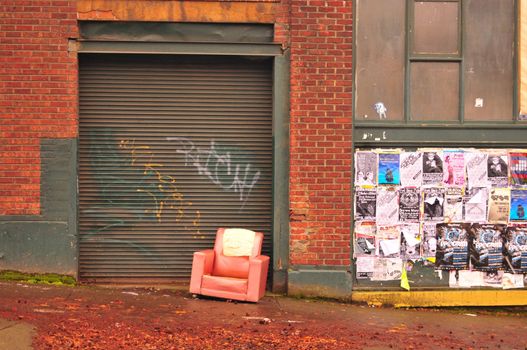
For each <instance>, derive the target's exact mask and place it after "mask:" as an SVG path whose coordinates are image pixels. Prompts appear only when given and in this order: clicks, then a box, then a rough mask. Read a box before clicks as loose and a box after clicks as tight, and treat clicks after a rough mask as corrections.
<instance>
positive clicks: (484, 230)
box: [470, 224, 505, 271]
mask: <svg viewBox="0 0 527 350" xmlns="http://www.w3.org/2000/svg"><path fill="white" fill-rule="evenodd" d="M504 230H505V225H492V224H473V225H472V227H471V228H470V243H471V244H470V262H471V264H472V268H473V269H475V270H479V271H490V270H500V269H502V268H503V267H504V266H503V233H504Z"/></svg>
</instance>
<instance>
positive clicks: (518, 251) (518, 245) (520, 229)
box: [505, 225, 527, 273]
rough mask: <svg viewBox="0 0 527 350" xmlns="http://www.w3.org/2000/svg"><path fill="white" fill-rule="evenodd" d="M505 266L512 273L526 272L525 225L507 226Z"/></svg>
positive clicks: (526, 243)
mask: <svg viewBox="0 0 527 350" xmlns="http://www.w3.org/2000/svg"><path fill="white" fill-rule="evenodd" d="M506 238H507V239H506V242H505V260H506V264H505V265H506V268H507V270H508V271H511V272H513V273H527V226H523V225H522V226H511V227H507V232H506Z"/></svg>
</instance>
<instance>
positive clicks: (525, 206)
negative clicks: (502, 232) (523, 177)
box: [509, 189, 527, 221]
mask: <svg viewBox="0 0 527 350" xmlns="http://www.w3.org/2000/svg"><path fill="white" fill-rule="evenodd" d="M526 210H527V189H518V190H514V189H513V190H511V209H510V217H509V219H510V221H526V220H527V213H526V212H525V211H526Z"/></svg>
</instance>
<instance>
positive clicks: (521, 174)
mask: <svg viewBox="0 0 527 350" xmlns="http://www.w3.org/2000/svg"><path fill="white" fill-rule="evenodd" d="M509 165H510V175H511V184H512V185H519V186H523V185H527V151H525V150H523V151H511V152H509Z"/></svg>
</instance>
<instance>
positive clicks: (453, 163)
mask: <svg viewBox="0 0 527 350" xmlns="http://www.w3.org/2000/svg"><path fill="white" fill-rule="evenodd" d="M443 158H444V159H443V167H444V178H443V182H444V184H445V185H448V186H464V185H465V152H464V151H463V150H444V151H443Z"/></svg>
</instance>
